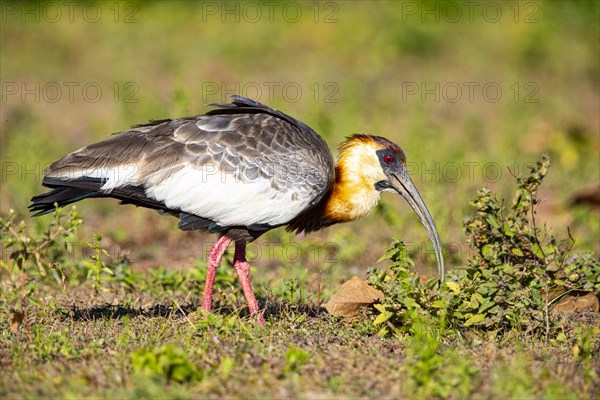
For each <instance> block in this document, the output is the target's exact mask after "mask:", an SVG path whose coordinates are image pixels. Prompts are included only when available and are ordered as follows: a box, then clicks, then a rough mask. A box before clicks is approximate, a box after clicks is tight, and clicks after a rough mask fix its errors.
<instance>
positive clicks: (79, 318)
mask: <svg viewBox="0 0 600 400" xmlns="http://www.w3.org/2000/svg"><path fill="white" fill-rule="evenodd" d="M548 167H549V160H548V159H547V158H544V159H542V160H541V161H540V162H538V163H537V164H536V166H535V167H534V168H532V169H531V171H530V173H529V174H526V175H525V176H521V177H518V178H517V188H516V192H515V196H514V199H513V201H512V202H511V203H510V205H505V204H504V202H503V201H502V200H499V199H497V198H496V197H495V196H494V195H493V194H492V193H491V192H490V191H489V190H487V189H482V190H481V191H479V192H478V193H477V195H476V197H475V199H474V200H473V201H472V202H471V204H472V206H474V207H475V212H474V215H473V216H471V217H470V218H468V219H467V220H466V221H465V228H466V234H467V237H468V239H469V242H470V243H471V246H472V248H473V257H472V258H471V259H469V260H468V262H467V263H466V265H465V266H463V267H459V268H455V269H453V270H452V271H450V273H449V274H448V276H447V278H446V280H445V281H443V282H441V283H440V281H439V279H438V278H437V277H434V278H428V277H426V276H423V275H420V274H419V273H417V272H416V271H415V270H414V269H413V268H412V265H413V262H412V260H411V259H410V257H409V254H408V252H407V248H406V247H405V246H404V245H403V244H402V242H400V241H396V242H394V244H393V245H392V247H391V249H390V250H389V251H388V252H387V254H386V255H385V256H384V257H382V260H384V259H388V260H390V261H391V264H390V265H389V267H387V268H381V267H379V268H377V269H374V270H372V271H371V272H370V274H369V282H370V284H371V285H373V286H374V287H375V288H377V289H379V290H381V291H382V292H383V294H384V297H383V299H382V300H381V302H380V303H378V304H375V305H374V307H373V308H372V309H370V310H366V311H365V312H364V314H363V318H362V319H361V320H360V321H359V322H353V323H349V322H345V321H344V320H343V319H340V318H339V317H333V316H329V315H327V314H326V313H325V312H324V311H323V310H322V309H321V308H320V307H319V304H317V303H315V302H314V300H310V299H307V298H305V297H303V296H301V295H300V296H299V295H298V293H297V291H298V290H299V286H298V284H297V282H296V281H295V280H290V281H289V282H288V283H287V284H286V286H285V290H284V291H283V293H282V295H281V296H279V297H273V295H272V294H271V295H269V294H265V293H263V295H262V298H261V300H262V303H263V304H266V305H267V310H266V313H267V321H268V322H267V326H266V327H265V328H259V327H258V326H257V325H256V324H254V322H253V321H252V319H251V318H248V317H246V316H245V308H244V302H243V299H242V298H240V289H239V288H237V287H236V285H237V283H236V281H235V279H234V277H233V275H232V271H231V270H232V269H231V268H222V269H220V270H219V276H218V278H217V284H216V286H217V290H216V295H217V298H218V305H219V308H218V311H217V313H216V314H210V315H205V314H204V313H202V312H201V311H200V310H199V307H198V304H199V283H200V282H201V281H202V280H203V274H202V272H203V268H194V269H191V270H188V271H187V272H186V271H176V270H170V271H169V270H165V269H164V268H157V269H152V270H150V271H149V272H148V273H147V274H141V273H137V272H132V269H131V266H130V265H129V263H128V261H127V260H124V259H122V260H119V259H113V258H111V257H110V255H109V254H108V252H107V251H106V250H105V249H104V248H103V247H102V245H101V244H100V243H101V242H100V238H99V237H97V236H95V237H93V238H92V240H91V242H90V243H89V247H90V252H89V255H88V256H87V257H85V258H82V259H72V257H70V255H71V254H72V252H71V251H70V240H72V239H73V237H74V235H75V234H76V231H77V229H78V227H80V226H81V224H82V220H81V218H80V216H79V215H78V214H77V212H76V211H75V209H74V208H73V209H72V210H71V211H70V212H65V211H64V210H57V212H56V214H55V216H54V219H53V220H52V222H51V223H50V224H49V225H48V227H47V228H46V229H45V230H43V232H42V233H41V234H39V235H38V234H32V233H30V232H29V231H28V228H27V226H25V224H24V223H23V222H19V223H17V222H16V220H15V218H14V214H12V213H11V214H9V215H8V216H7V218H5V219H2V220H1V230H0V232H1V235H2V237H1V239H2V242H3V243H4V246H5V251H6V252H7V255H8V257H6V258H5V260H4V261H2V264H1V268H2V269H1V274H2V275H1V277H2V281H1V284H2V294H1V296H0V305H1V308H2V310H3V312H2V313H1V314H0V323H1V325H0V326H2V330H1V334H0V339H1V341H2V353H1V355H2V366H3V369H4V370H5V371H7V372H6V374H4V375H3V379H4V384H3V385H2V389H1V390H2V394H3V395H5V396H10V397H14V396H25V397H29V396H33V395H43V396H63V395H65V394H66V393H72V394H73V395H78V396H79V395H82V396H92V395H93V396H96V395H103V396H126V397H134V396H157V395H169V396H182V397H192V396H198V395H200V396H224V395H228V396H241V397H245V396H247V395H248V394H249V393H251V394H252V396H253V397H262V396H271V397H273V396H275V397H278V396H279V397H296V396H298V395H300V394H302V395H303V396H304V395H307V391H306V388H307V387H312V388H313V390H314V394H315V395H318V396H322V397H323V396H324V397H331V396H333V397H336V396H341V397H344V396H375V397H381V396H394V397H396V396H417V397H423V398H431V397H442V398H445V397H455V398H462V397H469V396H497V395H507V396H513V397H521V396H541V397H573V396H574V397H578V398H582V397H583V398H585V397H587V398H589V397H593V396H595V395H597V394H598V393H600V377H599V376H598V372H597V371H598V368H599V367H600V361H599V359H598V357H597V356H596V355H597V354H598V353H599V352H600V340H599V337H600V325H599V318H598V312H597V308H596V309H595V311H588V312H577V313H575V314H569V317H568V318H565V317H564V316H563V315H562V314H561V313H556V312H554V308H555V307H556V306H557V305H559V304H560V302H561V300H562V299H565V298H567V297H569V296H577V297H582V296H583V295H584V294H586V293H587V294H591V295H592V296H593V297H594V299H596V302H597V296H598V293H599V292H600V279H599V271H600V267H599V261H598V259H596V258H594V257H592V256H591V255H589V254H584V255H574V254H571V250H570V249H571V246H570V239H567V240H563V241H560V240H557V239H556V238H554V237H553V236H552V235H551V234H549V233H548V230H547V227H543V228H541V227H539V226H538V225H537V224H538V222H537V221H536V218H535V216H536V214H535V209H536V204H537V203H538V202H539V198H538V187H539V185H540V184H541V182H542V179H543V178H544V175H545V174H546V172H547V171H548ZM591 309H593V305H592V308H591ZM536 360H544V361H543V362H542V361H536ZM382 370H385V371H386V373H385V374H384V375H381V371H382ZM539 377H549V378H551V379H545V380H542V381H540V380H539V379H538V378H539ZM506 379H511V380H512V381H516V382H517V384H516V385H513V386H511V387H510V388H506V387H505V380H506ZM507 390H508V392H507Z"/></svg>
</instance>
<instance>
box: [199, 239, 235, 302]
mask: <svg viewBox="0 0 600 400" xmlns="http://www.w3.org/2000/svg"><path fill="white" fill-rule="evenodd" d="M231 241H232V239H231V238H228V237H227V236H221V237H220V238H219V240H217V243H215V245H214V246H213V247H212V248H211V249H210V251H209V252H208V263H207V264H208V265H207V267H206V282H205V283H204V294H203V295H202V309H203V310H204V311H206V312H210V310H211V309H212V295H213V286H214V284H215V277H216V275H217V268H219V264H221V259H222V258H223V254H224V253H225V251H226V250H227V247H229V244H230V243H231Z"/></svg>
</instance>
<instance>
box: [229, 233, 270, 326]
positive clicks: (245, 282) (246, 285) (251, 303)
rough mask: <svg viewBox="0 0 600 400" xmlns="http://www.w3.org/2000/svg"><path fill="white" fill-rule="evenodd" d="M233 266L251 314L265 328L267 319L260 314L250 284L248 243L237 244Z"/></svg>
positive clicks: (240, 242) (239, 242)
mask: <svg viewBox="0 0 600 400" xmlns="http://www.w3.org/2000/svg"><path fill="white" fill-rule="evenodd" d="M233 266H234V267H235V272H237V276H238V279H239V280H240V284H241V285H242V290H243V291H244V296H245V297H246V302H247V303H248V308H249V309H250V314H252V315H256V318H257V319H258V324H259V325H260V326H263V325H264V324H265V319H264V318H263V316H262V314H261V313H259V312H258V302H257V301H256V298H255V297H254V292H253V291H252V285H251V284H250V264H248V261H246V242H243V241H236V242H235V255H234V256H233Z"/></svg>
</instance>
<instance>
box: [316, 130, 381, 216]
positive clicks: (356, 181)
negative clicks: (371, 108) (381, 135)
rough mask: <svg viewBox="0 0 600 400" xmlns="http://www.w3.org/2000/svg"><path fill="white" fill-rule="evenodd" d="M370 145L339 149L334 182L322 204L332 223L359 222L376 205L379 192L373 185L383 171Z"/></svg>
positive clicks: (356, 143) (360, 143)
mask: <svg viewBox="0 0 600 400" xmlns="http://www.w3.org/2000/svg"><path fill="white" fill-rule="evenodd" d="M376 150H377V148H375V147H374V145H373V143H372V142H363V141H356V140H354V141H350V142H346V143H344V144H343V145H342V147H341V152H340V158H339V161H338V163H337V165H336V167H335V182H334V184H333V187H332V189H331V194H330V196H329V198H328V200H327V202H326V204H325V210H324V211H325V212H324V214H325V217H327V218H328V219H329V220H331V221H334V222H346V221H352V220H355V219H358V218H361V217H363V216H365V215H367V214H368V213H369V211H370V210H371V209H372V208H373V207H375V205H377V202H378V201H379V197H380V192H379V191H378V190H376V189H375V184H376V183H377V182H379V181H381V180H383V179H385V175H383V171H382V170H381V166H380V165H379V160H378V159H377V156H376V155H375V151H376Z"/></svg>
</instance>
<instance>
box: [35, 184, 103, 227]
mask: <svg viewBox="0 0 600 400" xmlns="http://www.w3.org/2000/svg"><path fill="white" fill-rule="evenodd" d="M95 181H96V180H94V182H91V181H89V182H86V181H85V180H82V179H78V180H75V181H63V180H60V179H56V178H48V177H46V178H44V181H43V183H42V184H43V185H44V186H47V187H49V188H52V190H51V191H49V192H46V193H42V194H40V195H38V196H34V197H32V198H31V204H30V205H29V211H31V212H35V213H36V214H34V217H37V216H39V215H44V214H48V213H50V212H52V211H54V210H55V209H56V206H55V204H56V205H58V207H64V206H66V205H69V204H72V203H75V202H77V201H79V200H83V199H87V198H89V197H96V196H98V195H99V193H98V189H97V188H99V187H100V186H102V185H101V184H100V182H95ZM94 189H95V190H94Z"/></svg>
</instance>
